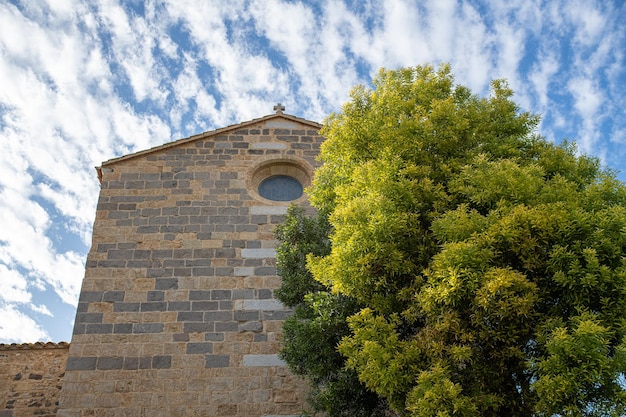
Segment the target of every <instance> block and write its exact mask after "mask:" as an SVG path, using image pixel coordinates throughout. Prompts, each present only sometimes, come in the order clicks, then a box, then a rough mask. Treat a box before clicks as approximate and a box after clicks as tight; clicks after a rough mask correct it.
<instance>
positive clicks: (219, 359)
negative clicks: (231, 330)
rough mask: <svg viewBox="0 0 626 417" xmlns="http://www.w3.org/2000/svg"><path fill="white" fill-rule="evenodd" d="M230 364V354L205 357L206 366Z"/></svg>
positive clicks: (222, 366) (226, 365) (225, 365)
mask: <svg viewBox="0 0 626 417" xmlns="http://www.w3.org/2000/svg"><path fill="white" fill-rule="evenodd" d="M229 366H230V356H228V355H206V356H205V358H204V367H205V368H228V367H229Z"/></svg>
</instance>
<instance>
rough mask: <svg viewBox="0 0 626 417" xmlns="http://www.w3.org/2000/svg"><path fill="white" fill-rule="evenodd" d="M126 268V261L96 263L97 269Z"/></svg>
mask: <svg viewBox="0 0 626 417" xmlns="http://www.w3.org/2000/svg"><path fill="white" fill-rule="evenodd" d="M124 267H126V261H122V260H115V261H109V260H107V261H98V268H124Z"/></svg>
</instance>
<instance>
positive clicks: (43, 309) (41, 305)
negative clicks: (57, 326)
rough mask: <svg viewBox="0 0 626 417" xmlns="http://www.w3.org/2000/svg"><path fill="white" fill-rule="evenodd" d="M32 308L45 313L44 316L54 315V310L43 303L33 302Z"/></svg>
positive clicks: (36, 311)
mask: <svg viewBox="0 0 626 417" xmlns="http://www.w3.org/2000/svg"><path fill="white" fill-rule="evenodd" d="M30 309H31V310H33V311H34V312H35V313H39V314H43V315H44V316H48V317H54V314H52V312H51V311H50V310H48V307H46V306H45V305H43V304H39V305H35V304H31V305H30Z"/></svg>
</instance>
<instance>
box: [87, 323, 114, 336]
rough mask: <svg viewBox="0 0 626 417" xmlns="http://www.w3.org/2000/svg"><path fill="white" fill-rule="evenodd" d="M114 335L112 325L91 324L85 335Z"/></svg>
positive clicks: (88, 325)
mask: <svg viewBox="0 0 626 417" xmlns="http://www.w3.org/2000/svg"><path fill="white" fill-rule="evenodd" d="M109 333H113V325H112V324H100V323H89V324H87V328H86V329H85V334H109Z"/></svg>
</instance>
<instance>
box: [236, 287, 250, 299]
mask: <svg viewBox="0 0 626 417" xmlns="http://www.w3.org/2000/svg"><path fill="white" fill-rule="evenodd" d="M232 291H233V300H250V299H253V298H254V290H253V289H251V288H248V289H244V290H232Z"/></svg>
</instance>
